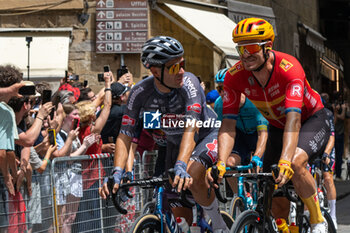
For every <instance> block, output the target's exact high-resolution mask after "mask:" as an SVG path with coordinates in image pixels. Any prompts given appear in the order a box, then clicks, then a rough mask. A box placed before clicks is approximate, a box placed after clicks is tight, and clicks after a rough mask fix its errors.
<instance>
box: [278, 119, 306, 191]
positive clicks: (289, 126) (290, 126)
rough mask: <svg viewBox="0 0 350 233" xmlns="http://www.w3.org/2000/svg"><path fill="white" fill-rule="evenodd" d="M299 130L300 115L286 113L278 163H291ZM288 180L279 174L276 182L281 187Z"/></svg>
mask: <svg viewBox="0 0 350 233" xmlns="http://www.w3.org/2000/svg"><path fill="white" fill-rule="evenodd" d="M300 128H301V114H300V113H298V112H288V113H287V114H286V124H285V126H284V132H283V147H282V154H281V157H280V161H281V160H284V161H288V162H292V160H293V157H294V154H295V150H296V148H297V145H298V140H299V132H300ZM288 180H289V179H287V177H286V176H284V175H282V173H280V174H279V176H278V178H277V179H276V182H277V183H279V186H280V187H281V186H283V185H284V184H285V183H286V182H287V181H288Z"/></svg>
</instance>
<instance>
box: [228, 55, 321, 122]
mask: <svg viewBox="0 0 350 233" xmlns="http://www.w3.org/2000/svg"><path fill="white" fill-rule="evenodd" d="M271 52H272V53H271V55H272V56H274V58H275V59H274V64H273V68H272V72H271V75H270V77H269V80H268V82H267V84H266V86H265V87H262V86H261V85H260V83H259V82H258V80H257V79H256V78H255V77H254V75H253V73H252V72H251V71H247V70H245V69H244V67H243V64H242V63H241V61H239V62H237V63H236V64H235V65H234V66H233V67H231V68H230V69H229V70H228V72H227V73H226V76H225V81H224V90H225V95H224V99H223V103H224V104H223V118H232V119H236V117H237V115H238V112H239V102H240V96H241V93H243V94H245V95H246V96H247V97H248V99H249V100H250V101H252V102H253V104H254V105H255V106H256V107H257V108H258V109H259V111H260V112H261V114H262V115H263V116H264V117H265V118H266V119H267V120H268V121H269V122H270V124H271V125H273V126H275V127H278V128H281V129H283V128H284V125H285V123H286V113H288V112H290V111H296V112H299V113H301V121H302V122H304V121H305V120H306V119H308V118H309V117H310V116H312V115H313V114H314V113H315V112H317V111H318V110H320V109H322V108H323V104H322V102H321V97H320V96H319V94H318V93H317V92H316V91H314V90H313V89H312V88H311V87H310V84H309V83H308V81H307V80H306V77H305V73H304V70H303V68H302V66H301V65H300V63H299V62H298V60H297V59H296V58H294V57H293V56H290V55H288V54H285V53H281V52H277V51H271Z"/></svg>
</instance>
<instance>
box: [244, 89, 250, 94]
mask: <svg viewBox="0 0 350 233" xmlns="http://www.w3.org/2000/svg"><path fill="white" fill-rule="evenodd" d="M244 93H245V95H247V96H250V90H249V88H246V89H244Z"/></svg>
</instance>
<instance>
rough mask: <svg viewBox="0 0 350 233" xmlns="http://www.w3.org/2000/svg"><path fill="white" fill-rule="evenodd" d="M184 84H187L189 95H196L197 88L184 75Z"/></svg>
mask: <svg viewBox="0 0 350 233" xmlns="http://www.w3.org/2000/svg"><path fill="white" fill-rule="evenodd" d="M184 85H185V86H187V89H188V92H189V96H190V97H192V98H194V97H196V96H197V88H196V87H195V86H194V84H193V83H192V81H191V79H190V78H189V77H187V76H186V77H184Z"/></svg>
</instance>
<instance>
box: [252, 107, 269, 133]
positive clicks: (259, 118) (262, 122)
mask: <svg viewBox="0 0 350 233" xmlns="http://www.w3.org/2000/svg"><path fill="white" fill-rule="evenodd" d="M255 111H256V114H255V116H256V130H257V131H260V130H267V128H268V126H269V122H268V121H267V120H266V118H265V117H264V116H263V115H262V114H261V113H260V112H259V110H258V109H257V108H255Z"/></svg>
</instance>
